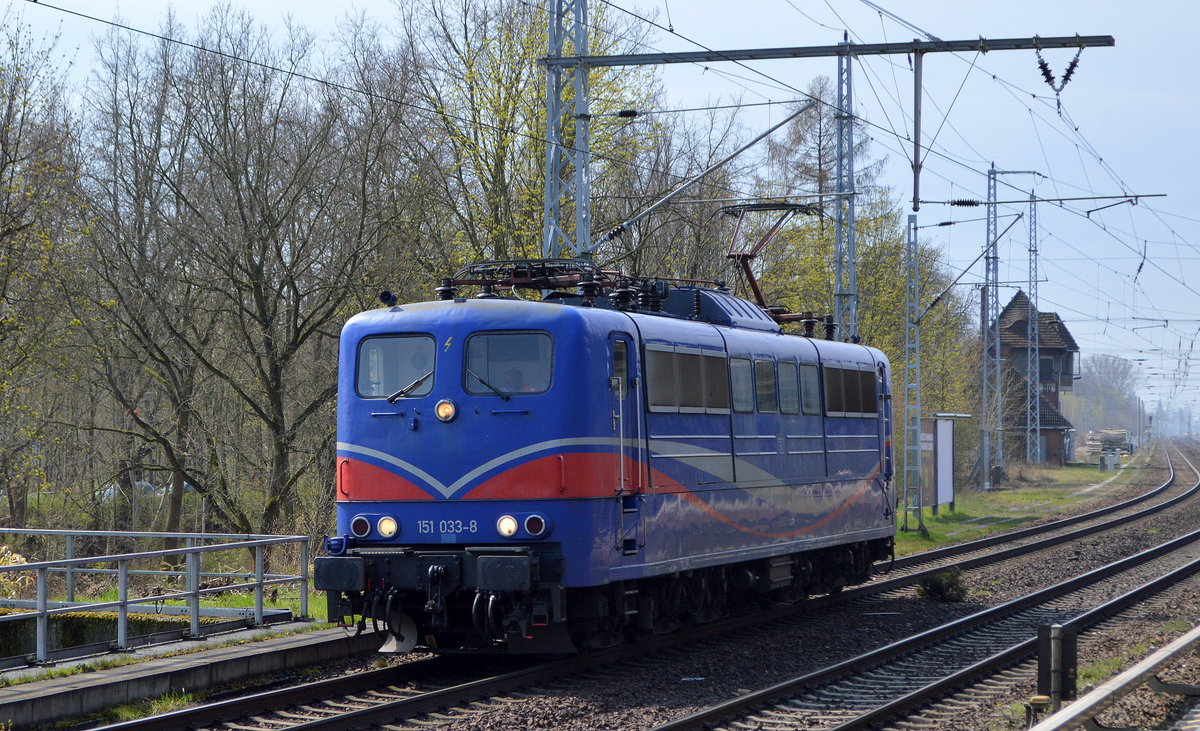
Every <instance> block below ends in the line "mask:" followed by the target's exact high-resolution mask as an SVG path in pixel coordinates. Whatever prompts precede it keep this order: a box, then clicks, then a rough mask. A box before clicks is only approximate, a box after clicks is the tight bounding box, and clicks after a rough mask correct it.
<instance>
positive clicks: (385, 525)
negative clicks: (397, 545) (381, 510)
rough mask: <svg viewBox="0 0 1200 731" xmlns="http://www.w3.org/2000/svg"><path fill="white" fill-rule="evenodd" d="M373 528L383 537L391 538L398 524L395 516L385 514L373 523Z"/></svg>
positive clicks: (397, 528)
mask: <svg viewBox="0 0 1200 731" xmlns="http://www.w3.org/2000/svg"><path fill="white" fill-rule="evenodd" d="M375 530H377V531H379V535H381V536H383V537H384V538H391V537H392V536H394V535H396V533H397V532H398V531H399V530H400V525H399V524H398V523H396V519H395V518H393V517H391V516H387V515H385V516H383V517H382V518H380V519H379V522H378V523H376V524H375Z"/></svg>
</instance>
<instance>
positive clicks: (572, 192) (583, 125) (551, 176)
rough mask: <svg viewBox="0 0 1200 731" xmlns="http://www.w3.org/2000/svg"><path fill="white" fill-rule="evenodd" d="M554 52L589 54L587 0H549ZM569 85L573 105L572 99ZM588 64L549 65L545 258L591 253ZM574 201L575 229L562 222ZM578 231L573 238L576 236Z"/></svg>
mask: <svg viewBox="0 0 1200 731" xmlns="http://www.w3.org/2000/svg"><path fill="white" fill-rule="evenodd" d="M549 4H550V8H549V11H550V56H551V57H552V58H561V57H562V56H564V55H566V53H567V51H568V49H569V50H570V51H573V52H574V54H575V55H576V56H587V55H588V53H589V48H588V20H587V0H549ZM567 89H570V90H571V92H572V95H573V96H574V104H573V105H572V104H570V103H568V99H566V93H565V92H566V91H567ZM589 101H590V100H589V94H588V66H586V65H584V64H578V63H577V64H552V63H547V64H546V142H547V144H546V196H545V203H544V205H543V208H542V256H544V257H546V258H551V259H553V258H558V257H561V256H563V255H564V250H565V253H566V254H569V255H570V256H572V257H579V258H583V259H590V258H591V253H592V241H591V229H592V193H591V171H590V170H589V167H590V165H591V154H592V153H591V145H590V124H591V113H590V112H589ZM572 202H573V203H574V213H575V227H574V230H573V231H571V230H569V229H568V228H567V226H566V225H565V224H564V223H563V221H562V214H563V208H564V206H565V207H568V208H569V207H571V204H572ZM572 234H574V236H572Z"/></svg>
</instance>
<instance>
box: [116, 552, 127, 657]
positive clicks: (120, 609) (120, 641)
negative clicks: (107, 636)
mask: <svg viewBox="0 0 1200 731" xmlns="http://www.w3.org/2000/svg"><path fill="white" fill-rule="evenodd" d="M117 601H118V602H120V603H119V604H118V605H117V649H118V650H124V649H126V648H127V647H129V562H128V561H118V562H117Z"/></svg>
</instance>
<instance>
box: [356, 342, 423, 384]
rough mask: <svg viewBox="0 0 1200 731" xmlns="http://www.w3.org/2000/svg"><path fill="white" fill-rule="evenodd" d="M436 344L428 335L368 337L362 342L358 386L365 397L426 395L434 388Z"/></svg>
mask: <svg viewBox="0 0 1200 731" xmlns="http://www.w3.org/2000/svg"><path fill="white" fill-rule="evenodd" d="M436 354H437V353H436V346H435V344H434V342H433V338H431V337H430V336H428V335H385V336H380V337H370V338H364V339H363V341H362V342H361V343H359V345H358V364H357V372H356V373H355V389H356V390H357V391H358V395H359V396H361V397H363V398H387V397H388V396H391V395H392V394H394V393H397V392H403V393H401V394H400V395H401V397H404V398H415V397H417V396H426V395H428V394H429V392H430V391H432V390H433V363H434V358H435V357H436Z"/></svg>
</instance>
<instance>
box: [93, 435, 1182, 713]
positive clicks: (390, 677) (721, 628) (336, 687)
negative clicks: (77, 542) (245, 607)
mask: <svg viewBox="0 0 1200 731" xmlns="http://www.w3.org/2000/svg"><path fill="white" fill-rule="evenodd" d="M1167 466H1168V470H1169V471H1170V476H1169V478H1168V479H1167V481H1166V482H1164V483H1163V484H1162V485H1160V486H1159V487H1157V488H1155V489H1154V490H1153V491H1150V492H1147V493H1146V494H1145V495H1142V496H1139V498H1135V499H1134V500H1131V501H1126V502H1124V503H1120V504H1118V505H1116V506H1110V508H1104V509H1102V511H1093V512H1092V513H1088V514H1085V515H1083V516H1075V518H1070V519H1065V520H1066V521H1070V522H1072V523H1073V522H1078V521H1079V520H1082V519H1086V518H1087V517H1097V514H1104V513H1107V512H1111V511H1112V510H1114V509H1119V508H1121V507H1128V506H1129V505H1131V504H1135V503H1137V502H1140V501H1142V500H1145V499H1147V498H1150V497H1152V496H1154V495H1157V494H1160V493H1161V492H1162V491H1163V490H1165V489H1167V488H1169V487H1170V486H1171V485H1172V484H1173V482H1174V480H1175V470H1174V466H1173V463H1172V462H1171V458H1170V455H1169V454H1168V455H1167ZM1198 490H1200V481H1198V482H1197V485H1196V486H1195V487H1193V488H1191V489H1190V490H1189V491H1187V492H1186V493H1184V494H1183V495H1180V496H1178V497H1176V498H1172V500H1170V501H1166V502H1164V503H1160V504H1158V505H1155V506H1151V507H1150V508H1148V509H1147V510H1145V511H1141V512H1139V513H1136V514H1134V515H1132V516H1124V517H1123V518H1121V519H1118V520H1119V521H1120V522H1119V523H1112V524H1110V523H1105V524H1100V525H1097V526H1089V527H1086V528H1083V529H1080V530H1077V531H1072V532H1070V533H1067V534H1063V535H1060V536H1053V537H1050V538H1047V539H1045V540H1042V541H1037V542H1034V543H1030V544H1026V545H1023V546H1017V547H1015V548H1013V549H1010V550H1008V551H998V552H992V553H989V554H988V555H986V556H983V557H979V558H975V559H969V560H967V561H962V562H959V563H958V564H956V565H959V566H961V567H963V568H974V567H976V566H981V565H985V564H988V563H994V562H999V561H1003V560H1006V559H1008V558H1012V557H1014V556H1019V555H1022V554H1025V553H1030V552H1033V551H1036V550H1039V549H1042V548H1047V547H1051V546H1054V545H1058V544H1060V543H1063V542H1066V541H1068V540H1073V539H1075V538H1080V537H1083V536H1085V535H1090V534H1092V533H1096V532H1099V531H1102V530H1105V529H1106V528H1110V527H1115V525H1120V524H1123V523H1125V522H1129V521H1130V520H1133V519H1136V518H1138V517H1143V516H1144V515H1146V514H1149V513H1152V512H1155V511H1157V510H1161V509H1163V508H1165V507H1167V506H1168V505H1170V504H1175V502H1177V501H1178V500H1181V499H1184V498H1186V497H1187V496H1190V495H1192V494H1194V493H1195V492H1196V491H1198ZM1062 524H1063V523H1062V522H1060V521H1055V522H1054V523H1049V524H1045V526H1049V527H1051V528H1053V527H1061V526H1062ZM1043 527H1044V526H1035V528H1037V529H1042V528H1043ZM1047 529H1048V528H1047ZM1039 532H1044V530H1043V531H1039ZM1005 535H1008V536H1011V535H1019V536H1021V537H1024V536H1028V535H1030V533H1029V532H1027V531H1018V532H1016V533H1015V534H1005ZM1000 537H1001V538H1003V537H1004V536H1000ZM985 540H987V541H988V543H989V545H996V544H997V543H999V542H1002V541H997V540H995V537H993V538H989V539H985ZM975 543H978V542H972V544H975ZM972 544H961V545H972ZM952 548H953V547H952ZM927 553H933V552H927ZM918 555H924V554H918ZM943 568H944V567H942V566H937V567H932V568H929V569H924V570H920V571H915V572H912V573H909V574H906V575H904V576H899V577H894V578H891V579H886V580H883V581H878V582H874V583H871V584H867V585H864V586H861V587H857V588H854V589H849V590H846V591H844V592H840V593H838V594H830V595H825V596H820V597H815V598H812V599H809V600H807V601H805V602H802V603H798V604H789V605H784V606H779V607H775V608H772V609H770V610H768V611H766V612H757V613H754V614H752V615H746V616H735V617H731V618H727V619H723V620H719V621H717V622H713V623H709V624H705V625H702V626H699V627H696V628H693V629H692V630H689V631H687V632H680V633H675V634H672V635H667V636H662V637H655V638H652V639H650V640H645V641H642V642H639V643H637V644H634V645H625V646H621V647H616V648H610V649H606V650H600V651H596V652H590V653H586V654H583V655H580V656H577V657H571V658H566V659H564V660H554V661H550V662H548V663H544V664H539V665H537V666H535V667H532V668H524V669H520V670H516V671H513V672H510V673H504V674H502V675H499V676H492V677H488V678H482V679H479V680H475V681H470V682H467V683H461V684H457V685H454V686H451V687H447V688H443V689H439V690H436V691H431V692H429V693H427V694H423V695H421V696H417V697H412V698H405V699H401V700H397V701H393V702H391V703H387V704H380V705H378V706H374V707H371V708H366V709H360V710H357V711H350V712H348V713H347V714H345V715H341V716H337V717H334V718H328V719H314V720H312V721H309V722H303V723H300V724H298V725H294V726H291V727H289V728H291V729H297V730H299V729H305V730H307V729H354V728H361V727H362V726H364V725H369V724H371V723H386V722H388V721H391V720H395V719H397V718H400V717H411V716H413V715H419V714H421V713H427V712H430V711H436V710H439V709H443V708H446V707H449V706H453V705H455V704H461V703H467V702H470V701H474V700H477V699H479V698H483V697H486V696H487V695H489V694H497V693H503V692H507V691H509V690H512V689H513V688H517V687H521V686H524V685H529V684H532V683H536V682H540V681H542V680H545V679H555V678H560V677H562V676H564V675H567V674H571V673H578V672H581V671H583V670H586V669H590V668H592V667H595V666H599V665H603V664H606V663H611V662H618V661H622V660H626V659H630V658H633V657H638V656H644V655H650V654H654V653H658V652H662V651H665V650H669V649H674V648H676V647H680V646H684V645H686V644H689V643H692V642H696V641H699V640H703V639H707V638H709V637H714V636H721V635H727V634H728V633H730V632H733V631H737V630H741V629H746V628H748V627H751V626H756V625H760V624H765V623H769V622H772V621H776V620H781V619H785V618H787V617H790V616H793V615H795V614H796V613H797V612H799V611H811V610H820V609H825V608H827V607H830V606H834V605H838V604H842V603H845V602H847V601H852V600H855V599H860V598H864V597H868V596H871V595H874V594H880V593H883V592H887V591H891V590H893V589H896V588H899V587H902V586H908V585H912V584H915V583H917V582H918V581H920V580H921V579H922V578H924V577H926V576H930V575H933V574H936V573H938V572H939V571H941V570H943ZM454 657H455V656H454V655H446V656H443V658H444V659H445V660H446V662H447V663H450V662H452V661H453V660H452V658H454ZM439 659H442V658H439ZM429 662H432V661H429ZM418 664H420V665H421V667H428V668H429V669H433V668H434V666H432V665H430V666H426V665H425V664H424V663H410V664H409V665H404V666H399V667H398V668H387V669H385V670H380V671H372V672H370V673H359V674H356V675H353V676H349V678H334V679H329V680H323V681H317V682H314V683H307V684H304V685H301V686H296V687H293V688H282V689H278V690H273V691H267V692H264V693H259V694H255V695H253V696H247V697H245V698H239V699H231V700H228V701H222V702H219V703H217V704H208V705H205V706H198V707H195V708H189V709H183V710H180V711H175V712H172V713H168V714H162V715H160V716H153V717H149V718H145V719H138V720H134V721H128V722H125V723H121V724H115V725H110V726H105V727H103V728H104V729H114V730H115V729H122V730H123V731H124V730H127V729H143V730H149V729H163V730H166V729H177V728H181V727H196V726H207V725H212V724H215V723H219V722H221V721H225V720H228V719H232V718H237V717H242V716H248V715H254V714H258V713H266V712H269V711H272V710H276V709H280V708H283V707H287V706H296V705H299V704H301V703H312V702H314V700H315V699H321V698H332V697H335V696H339V695H345V694H347V693H353V692H359V693H362V692H364V689H369V688H373V687H374V688H378V687H382V686H387V685H393V684H395V683H397V682H406V679H408V674H407V672H408V671H403V670H402V668H407V667H409V666H410V665H418ZM423 679H425V680H429V678H428V676H427V675H426V676H425V677H424V678H423ZM281 723H282V722H281Z"/></svg>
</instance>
